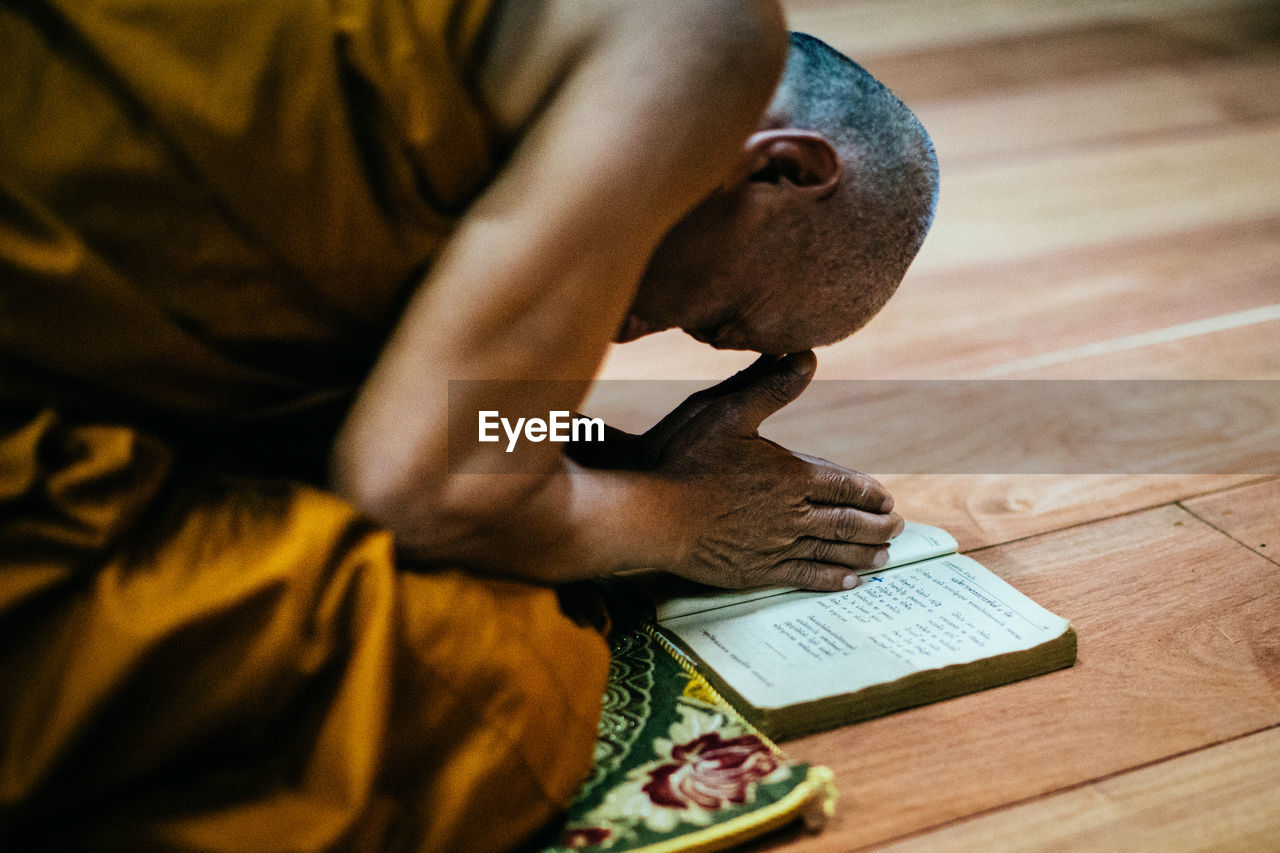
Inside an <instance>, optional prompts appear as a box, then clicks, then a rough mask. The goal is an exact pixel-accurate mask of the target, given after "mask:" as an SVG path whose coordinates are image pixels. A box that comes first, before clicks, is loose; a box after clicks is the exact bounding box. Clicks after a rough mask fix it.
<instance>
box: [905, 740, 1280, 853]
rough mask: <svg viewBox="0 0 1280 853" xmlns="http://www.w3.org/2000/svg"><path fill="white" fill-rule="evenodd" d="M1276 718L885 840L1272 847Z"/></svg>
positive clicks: (1004, 847)
mask: <svg viewBox="0 0 1280 853" xmlns="http://www.w3.org/2000/svg"><path fill="white" fill-rule="evenodd" d="M1277 767H1280V728H1271V729H1267V730H1266V731H1262V732H1258V733H1256V734H1251V735H1246V736H1244V737H1240V738H1237V739H1235V740H1231V741H1227V742H1225V743H1222V744H1218V745H1215V746H1213V747H1212V748H1208V749H1200V750H1196V751H1194V752H1190V753H1187V754H1184V755H1179V756H1177V757H1175V758H1170V759H1168V760H1165V761H1161V762H1158V763H1156V764H1153V765H1150V766H1148V767H1143V768H1142V769H1140V770H1135V771H1133V772H1132V773H1125V774H1122V775H1119V776H1115V777H1111V778H1108V779H1101V780H1099V781H1097V782H1091V783H1089V784H1087V785H1084V786H1082V787H1079V788H1075V789H1072V790H1070V791H1065V792H1063V793H1061V794H1055V795H1052V796H1048V797H1042V798H1039V799H1036V800H1032V801H1031V802H1028V803H1024V804H1022V805H1018V806H1014V807H1012V808H1009V809H1004V810H1001V811H999V812H996V813H993V814H987V815H982V816H980V817H976V818H972V819H970V820H966V821H963V822H960V823H957V824H954V825H952V826H948V827H945V828H943V829H940V830H937V831H934V832H928V833H924V834H922V835H917V836H914V837H912V838H909V839H906V840H903V841H901V842H898V843H893V844H889V845H887V846H885V847H883V848H881V849H882V850H884V851H886V853H888V851H894V853H907V851H931V850H948V851H967V850H973V851H990V850H1001V851H1021V850H1045V849H1054V850H1068V849H1086V848H1087V849H1099V848H1100V847H1105V848H1106V849H1109V850H1269V849H1273V848H1274V847H1275V843H1276V838H1277V837H1280V786H1277V785H1276V784H1275V769H1276V768H1277Z"/></svg>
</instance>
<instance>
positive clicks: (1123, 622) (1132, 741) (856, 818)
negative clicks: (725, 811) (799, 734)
mask: <svg viewBox="0 0 1280 853" xmlns="http://www.w3.org/2000/svg"><path fill="white" fill-rule="evenodd" d="M786 5H787V7H788V11H789V14H790V18H791V26H792V27H793V28H794V29H801V30H805V31H808V32H811V33H813V34H814V35H817V36H819V37H822V38H824V39H826V40H827V41H829V42H831V43H832V44H834V45H835V46H837V47H839V48H841V49H843V50H845V51H846V52H847V53H849V54H850V55H851V56H853V57H854V58H855V59H857V60H858V61H860V62H861V63H862V64H863V65H865V66H866V67H867V68H868V69H870V70H871V71H872V72H873V73H874V74H876V75H877V76H879V77H880V78H881V79H882V80H884V81H885V82H886V83H888V84H889V85H890V87H891V88H893V89H894V90H895V91H896V92H897V93H898V94H899V96H900V97H902V98H903V100H905V101H906V102H907V103H908V104H910V105H911V106H912V107H913V108H914V109H915V110H916V112H917V113H918V115H919V116H920V117H921V119H922V120H923V121H924V123H925V125H926V127H928V128H929V129H930V130H931V132H932V134H933V137H934V140H935V142H936V144H937V148H938V153H939V160H940V163H941V167H942V173H943V189H942V201H941V205H940V208H939V214H938V219H937V222H936V224H935V227H934V230H933V233H932V234H931V235H930V237H929V240H928V242H927V244H926V246H925V249H924V251H923V252H922V254H921V256H920V257H919V259H918V260H917V263H916V264H915V266H914V267H913V269H912V271H911V272H910V273H909V275H908V277H907V280H906V281H905V282H904V284H903V286H902V288H901V290H900V291H899V293H898V295H897V296H895V297H894V299H893V301H892V302H891V303H890V304H889V306H888V307H887V308H886V309H885V310H884V311H883V312H882V313H881V315H880V316H879V317H877V318H876V320H875V321H873V322H872V323H871V325H870V326H868V327H867V328H866V329H865V330H863V331H862V332H860V333H859V334H858V335H856V336H854V337H853V338H851V339H850V340H848V341H845V342H843V343H841V344H839V345H836V346H834V347H830V348H828V349H826V350H824V351H821V352H819V354H818V355H819V365H820V366H819V373H818V377H819V378H820V379H822V378H826V379H853V378H882V379H890V378H892V379H921V378H929V379H939V378H994V377H1019V378H1090V377H1104V378H1153V379H1165V378H1243V379H1278V378H1280V4H1278V3H1275V2H1274V0H1264V2H1229V0H1073V2H1069V3H1051V2H1046V1H1045V0H864V1H863V2H842V0H790V2H788V3H787V4H786ZM749 360H750V356H747V355H744V354H741V353H717V352H714V351H711V350H710V349H708V348H706V347H702V346H700V345H698V344H696V343H694V342H693V341H691V340H687V339H683V338H681V337H680V336H679V335H676V334H666V335H660V336H654V337H652V338H646V339H644V340H642V341H639V342H636V343H634V344H629V345H627V346H625V347H618V348H615V350H614V352H613V353H612V354H611V356H610V359H609V362H608V363H607V365H606V371H605V376H606V377H615V378H636V377H648V378H671V377H677V376H678V377H695V378H705V379H712V378H718V377H721V376H724V375H727V374H728V373H729V372H731V371H732V370H734V369H736V368H737V367H739V366H741V365H743V364H745V363H746V362H747V361H749ZM672 404H673V405H674V401H672ZM605 408H606V409H607V408H608V406H607V405H606V406H605ZM588 410H589V411H590V408H588ZM592 413H593V414H596V413H597V412H595V411H593V412H592ZM605 414H610V413H609V412H607V411H606V412H605ZM617 414H618V416H619V417H621V418H622V420H624V421H625V420H626V418H627V417H632V418H642V417H643V416H642V415H640V414H638V413H634V412H626V411H619V412H618V413H617ZM623 425H628V424H625V423H624V424H623ZM629 425H631V426H633V427H637V428H638V427H641V426H643V425H644V424H643V423H632V424H629ZM770 425H771V426H772V428H774V429H778V430H780V431H781V432H783V433H785V434H786V437H787V442H788V443H789V445H790V446H793V447H794V448H796V449H806V448H805V446H804V445H805V443H806V441H805V440H806V429H808V430H809V432H808V435H809V436H811V437H812V438H813V439H814V440H815V441H816V440H817V439H818V438H821V439H822V446H823V447H824V448H828V447H831V446H832V441H833V436H832V435H831V427H830V420H829V419H828V420H827V421H824V425H823V426H821V429H822V430H824V432H823V434H822V435H821V436H818V435H816V434H815V432H814V431H815V430H816V429H818V428H819V427H814V426H807V425H806V423H805V422H804V421H803V420H797V419H794V418H793V419H792V420H790V421H788V420H787V413H786V412H783V413H781V414H780V415H778V416H777V417H776V419H775V420H774V421H771V422H770ZM766 432H768V430H766ZM839 447H840V445H839V437H838V436H836V437H835V452H834V453H831V454H830V455H832V456H833V458H835V459H836V461H839V462H841V463H844V464H846V465H849V466H850V467H854V468H859V467H862V466H860V465H859V461H858V459H856V458H845V457H842V455H841V453H840V449H839ZM871 473H876V472H874V471H873V472H871ZM883 479H885V481H886V484H887V485H889V487H890V488H891V490H892V491H893V493H894V495H895V497H896V499H897V502H898V507H899V509H900V510H901V511H902V512H903V514H904V515H907V516H908V517H911V518H915V519H918V520H921V521H926V522H931V523H935V524H939V525H941V526H944V527H946V528H947V529H949V530H951V531H952V532H953V533H955V534H956V536H957V538H958V539H959V540H960V542H961V545H962V546H963V548H965V549H966V550H969V551H976V552H977V554H976V556H978V558H979V559H980V560H981V561H982V562H984V563H986V564H987V565H989V566H990V567H991V568H992V569H993V570H995V571H997V572H998V573H1000V574H1002V575H1003V576H1005V577H1006V578H1008V579H1009V580H1010V581H1012V582H1013V583H1014V585H1016V586H1018V587H1019V588H1021V589H1022V590H1024V591H1025V592H1027V593H1028V594H1029V595H1030V596H1031V597H1033V598H1035V599H1036V600H1037V601H1039V602H1041V603H1042V604H1044V605H1045V606H1047V607H1048V608H1049V609H1051V610H1053V611H1055V612H1057V613H1059V614H1062V615H1063V616H1066V617H1067V618H1069V619H1071V621H1072V622H1073V623H1074V625H1075V627H1076V629H1077V631H1078V632H1079V638H1080V654H1079V662H1078V663H1077V665H1076V666H1075V667H1074V668H1073V669H1071V670H1066V671H1062V672H1059V673H1054V674H1051V675H1048V676H1044V677H1041V678H1036V679H1032V680H1029V681H1026V682H1021V683H1019V684H1015V685H1010V686H1007V687H1003V688H997V689H995V690H991V691H987V692H985V693H981V694H977V695H973V696H967V697H963V698H960V699H957V700H952V701H950V702H943V703H939V704H936V705H933V706H929V707H925V708H919V709H915V710H912V711H907V712H904V713H900V714H895V715H892V716H890V717H886V718H882V719H879V720H873V721H870V722H867V723H863V724H860V725H855V726H850V727H847V728H844V729H841V730H837V731H833V732H829V733H826V734H821V735H816V736H812V737H809V738H806V739H804V740H800V741H796V742H793V743H791V744H788V745H787V750H788V752H790V753H791V754H792V755H793V756H795V757H797V758H801V759H804V760H808V761H812V762H814V763H821V764H825V765H827V766H829V767H831V768H832V769H833V770H834V771H835V774H836V778H837V782H838V785H839V787H840V791H841V794H842V798H841V801H840V805H839V809H838V813H837V816H836V818H835V819H834V821H833V822H832V824H831V825H830V826H829V827H828V829H827V830H826V831H825V832H824V833H822V834H820V835H816V836H810V835H806V834H804V833H802V832H800V831H795V832H792V833H790V834H784V835H782V836H780V837H774V838H771V839H768V840H766V841H764V842H760V843H758V844H757V845H756V848H755V849H770V850H772V849H781V850H785V851H797V853H799V851H816V850H822V851H848V850H855V849H861V848H876V849H880V848H883V849H892V850H930V851H932V850H954V849H972V850H1010V849H1015V850H1021V849H1054V850H1060V849H1073V850H1074V849H1107V850H1191V849H1195V850H1210V849H1212V850H1264V849H1266V850H1276V849H1280V565H1277V564H1278V563H1280V559H1277V557H1278V556H1280V477H1277V476H1274V475H1273V476H1267V475H1266V473H1265V472H1262V473H1258V474H1252V475H1249V474H1243V475H1233V476H1221V475H1212V476H1211V475H1201V476H1177V475H1163V476H1154V475H1152V476H1133V475H1125V474H1108V475H1096V476H1056V475H1035V476H1031V475H1013V474H1004V475H1000V474H989V475H981V476H960V475H942V474H916V475H911V476H898V477H885V478H883Z"/></svg>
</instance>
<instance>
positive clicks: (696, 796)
mask: <svg viewBox="0 0 1280 853" xmlns="http://www.w3.org/2000/svg"><path fill="white" fill-rule="evenodd" d="M671 758H672V761H671V763H669V764H662V765H660V766H658V767H657V768H655V769H654V770H651V771H650V772H649V781H648V782H646V783H645V784H644V785H643V786H642V788H641V790H643V791H644V792H645V793H646V794H648V795H649V799H651V800H653V802H655V803H657V804H658V805H660V806H669V807H671V808H677V809H685V808H688V807H689V806H690V805H696V806H701V807H702V808H704V809H719V808H723V807H724V805H725V803H739V804H740V803H745V802H746V801H747V790H748V788H749V787H750V785H751V783H752V782H755V781H757V780H759V779H763V778H764V777H765V776H768V775H769V774H770V773H772V772H773V771H774V770H777V769H778V759H777V757H776V756H775V755H774V754H773V753H772V752H770V751H769V748H768V747H766V746H765V745H764V743H763V742H762V741H761V740H760V738H758V737H756V736H755V735H741V736H740V737H735V738H730V739H729V740H724V739H723V738H721V737H720V733H719V732H708V733H707V734H704V735H701V736H699V737H696V738H694V739H693V740H691V741H689V742H688V743H685V744H680V745H678V746H674V747H672V748H671Z"/></svg>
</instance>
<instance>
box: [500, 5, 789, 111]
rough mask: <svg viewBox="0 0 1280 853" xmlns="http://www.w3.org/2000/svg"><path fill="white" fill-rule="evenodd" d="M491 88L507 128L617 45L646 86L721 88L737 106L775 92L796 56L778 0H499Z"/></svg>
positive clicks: (688, 90)
mask: <svg viewBox="0 0 1280 853" xmlns="http://www.w3.org/2000/svg"><path fill="white" fill-rule="evenodd" d="M493 15H494V19H493V21H492V23H491V26H490V28H489V32H490V37H489V39H488V41H487V44H486V46H485V49H484V51H483V53H482V55H481V57H480V63H481V64H480V69H479V83H480V92H481V96H482V97H483V98H484V99H485V100H486V102H487V104H486V105H487V106H488V108H489V110H490V112H491V114H492V115H493V116H494V117H495V119H496V120H497V121H498V122H499V124H500V125H501V126H502V128H503V129H504V130H506V131H508V132H512V133H518V132H520V131H521V130H522V129H523V128H525V127H526V126H528V125H529V124H530V123H531V122H532V121H533V120H534V119H535V118H536V117H537V116H538V114H539V113H540V111H541V109H542V108H543V107H544V106H545V105H546V104H547V103H548V102H549V101H550V100H551V98H552V97H553V96H554V95H555V94H556V92H557V91H558V90H559V89H560V88H561V87H562V86H563V84H564V83H565V81H566V80H568V79H569V78H571V77H572V76H573V75H574V73H575V72H576V71H577V70H578V69H579V68H581V67H582V66H583V65H584V64H585V63H588V62H589V61H591V60H593V59H594V58H596V57H598V56H599V54H600V53H601V52H608V53H609V54H610V55H611V59H612V60H613V62H614V63H615V64H617V63H622V64H627V63H632V68H633V71H634V73H633V75H632V81H633V83H634V85H635V86H637V87H645V86H649V87H657V86H664V87H668V88H671V87H673V86H674V87H676V88H677V89H678V90H679V91H680V92H681V93H682V95H683V97H686V98H688V97H697V96H698V95H699V94H701V93H703V92H706V93H708V94H709V93H710V91H711V89H712V88H718V89H719V90H720V96H721V98H722V99H724V100H726V101H727V102H728V103H726V104H725V106H726V108H732V107H733V103H732V101H733V96H734V93H736V92H742V93H743V94H744V96H745V100H746V101H749V102H754V101H755V100H758V98H759V92H761V91H763V92H764V93H765V97H766V98H767V96H768V94H769V93H771V91H772V88H773V86H774V85H775V84H776V82H777V77H778V75H779V74H780V73H781V69H782V64H783V62H784V61H785V58H786V28H785V24H784V20H783V16H782V12H781V10H780V8H779V6H778V3H777V0H646V2H643V3H637V2H635V0H496V3H495V6H494V11H493Z"/></svg>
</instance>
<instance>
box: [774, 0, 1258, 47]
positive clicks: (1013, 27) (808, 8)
mask: <svg viewBox="0 0 1280 853" xmlns="http://www.w3.org/2000/svg"><path fill="white" fill-rule="evenodd" d="M1260 7H1261V4H1259V3H1249V2H1233V0H1074V2H1071V3H1044V2H1041V1H1040V0H920V2H912V3H902V2H897V0H863V1H862V2H858V3H849V2H846V0H787V2H786V3H785V8H786V10H787V21H788V25H789V26H791V27H792V28H793V29H798V30H803V31H804V32H809V33H813V34H814V35H818V36H820V37H827V36H830V37H831V38H832V40H833V43H838V44H839V46H841V47H842V49H844V50H846V51H847V52H849V54H850V55H852V56H881V55H885V54H892V53H904V52H908V51H921V50H926V49H932V48H938V47H941V46H944V45H955V44H966V43H972V42H976V41H991V40H996V39H1002V38H1011V37H1016V36H1021V35H1026V34H1035V33H1043V32H1051V31H1055V30H1066V29H1075V28H1079V27H1082V26H1089V25H1093V24H1096V23H1099V22H1124V21H1144V20H1152V19H1160V18H1169V17H1175V16H1201V15H1205V14H1207V13H1214V12H1219V11H1223V10H1235V9H1257V8H1260Z"/></svg>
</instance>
